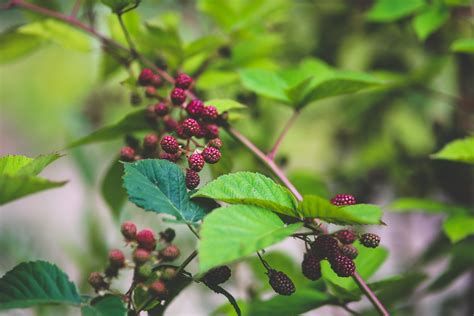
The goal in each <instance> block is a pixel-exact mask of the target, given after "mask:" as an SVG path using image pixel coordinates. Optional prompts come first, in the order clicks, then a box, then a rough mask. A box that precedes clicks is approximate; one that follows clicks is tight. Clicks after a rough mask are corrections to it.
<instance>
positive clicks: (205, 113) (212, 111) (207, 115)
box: [202, 105, 219, 122]
mask: <svg viewBox="0 0 474 316" xmlns="http://www.w3.org/2000/svg"><path fill="white" fill-rule="evenodd" d="M218 116H219V113H218V112H217V109H216V108H215V107H213V106H212V105H209V106H205V107H204V109H203V110H202V118H203V119H204V120H206V121H209V122H213V121H215V120H217V117H218Z"/></svg>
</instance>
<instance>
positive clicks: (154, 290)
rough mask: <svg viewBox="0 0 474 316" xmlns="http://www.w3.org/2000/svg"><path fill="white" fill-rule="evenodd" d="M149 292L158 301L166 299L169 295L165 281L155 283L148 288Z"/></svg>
mask: <svg viewBox="0 0 474 316" xmlns="http://www.w3.org/2000/svg"><path fill="white" fill-rule="evenodd" d="M148 291H149V292H150V293H151V294H152V295H153V296H155V297H156V298H158V299H164V298H166V296H167V295H168V289H167V288H166V284H165V282H163V281H155V282H153V283H152V284H151V285H150V287H149V288H148Z"/></svg>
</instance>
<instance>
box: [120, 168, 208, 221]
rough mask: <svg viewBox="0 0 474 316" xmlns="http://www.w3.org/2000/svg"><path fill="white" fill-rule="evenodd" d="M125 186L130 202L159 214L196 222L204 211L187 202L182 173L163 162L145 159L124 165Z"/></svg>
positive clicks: (202, 215) (196, 205)
mask: <svg viewBox="0 0 474 316" xmlns="http://www.w3.org/2000/svg"><path fill="white" fill-rule="evenodd" d="M123 180H124V187H125V189H126V190H127V194H128V199H129V200H130V202H132V203H134V204H136V205H137V206H139V207H141V208H143V209H145V211H150V212H155V213H158V214H169V215H172V216H174V217H176V219H178V220H184V221H186V222H187V223H195V222H197V221H199V220H201V219H202V218H203V217H204V215H205V209H204V208H203V207H201V206H200V205H199V204H197V203H195V202H193V201H191V200H190V198H189V195H188V192H187V190H186V181H185V177H184V173H183V171H182V170H181V169H180V168H179V167H178V166H177V165H176V164H174V163H172V162H169V161H167V160H162V159H145V160H140V161H137V162H132V163H125V174H124V176H123Z"/></svg>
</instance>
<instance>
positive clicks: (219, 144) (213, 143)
mask: <svg viewBox="0 0 474 316" xmlns="http://www.w3.org/2000/svg"><path fill="white" fill-rule="evenodd" d="M207 145H208V146H209V147H214V148H217V149H220V148H221V147H222V140H221V139H220V138H214V139H211V140H210V141H209V143H208V144H207Z"/></svg>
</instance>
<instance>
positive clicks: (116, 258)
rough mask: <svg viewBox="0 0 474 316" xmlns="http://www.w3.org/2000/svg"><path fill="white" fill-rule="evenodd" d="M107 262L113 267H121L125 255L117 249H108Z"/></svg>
mask: <svg viewBox="0 0 474 316" xmlns="http://www.w3.org/2000/svg"><path fill="white" fill-rule="evenodd" d="M109 263H110V266H112V267H114V268H123V267H124V266H125V256H124V254H123V252H121V251H120V250H118V249H112V250H110V251H109Z"/></svg>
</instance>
